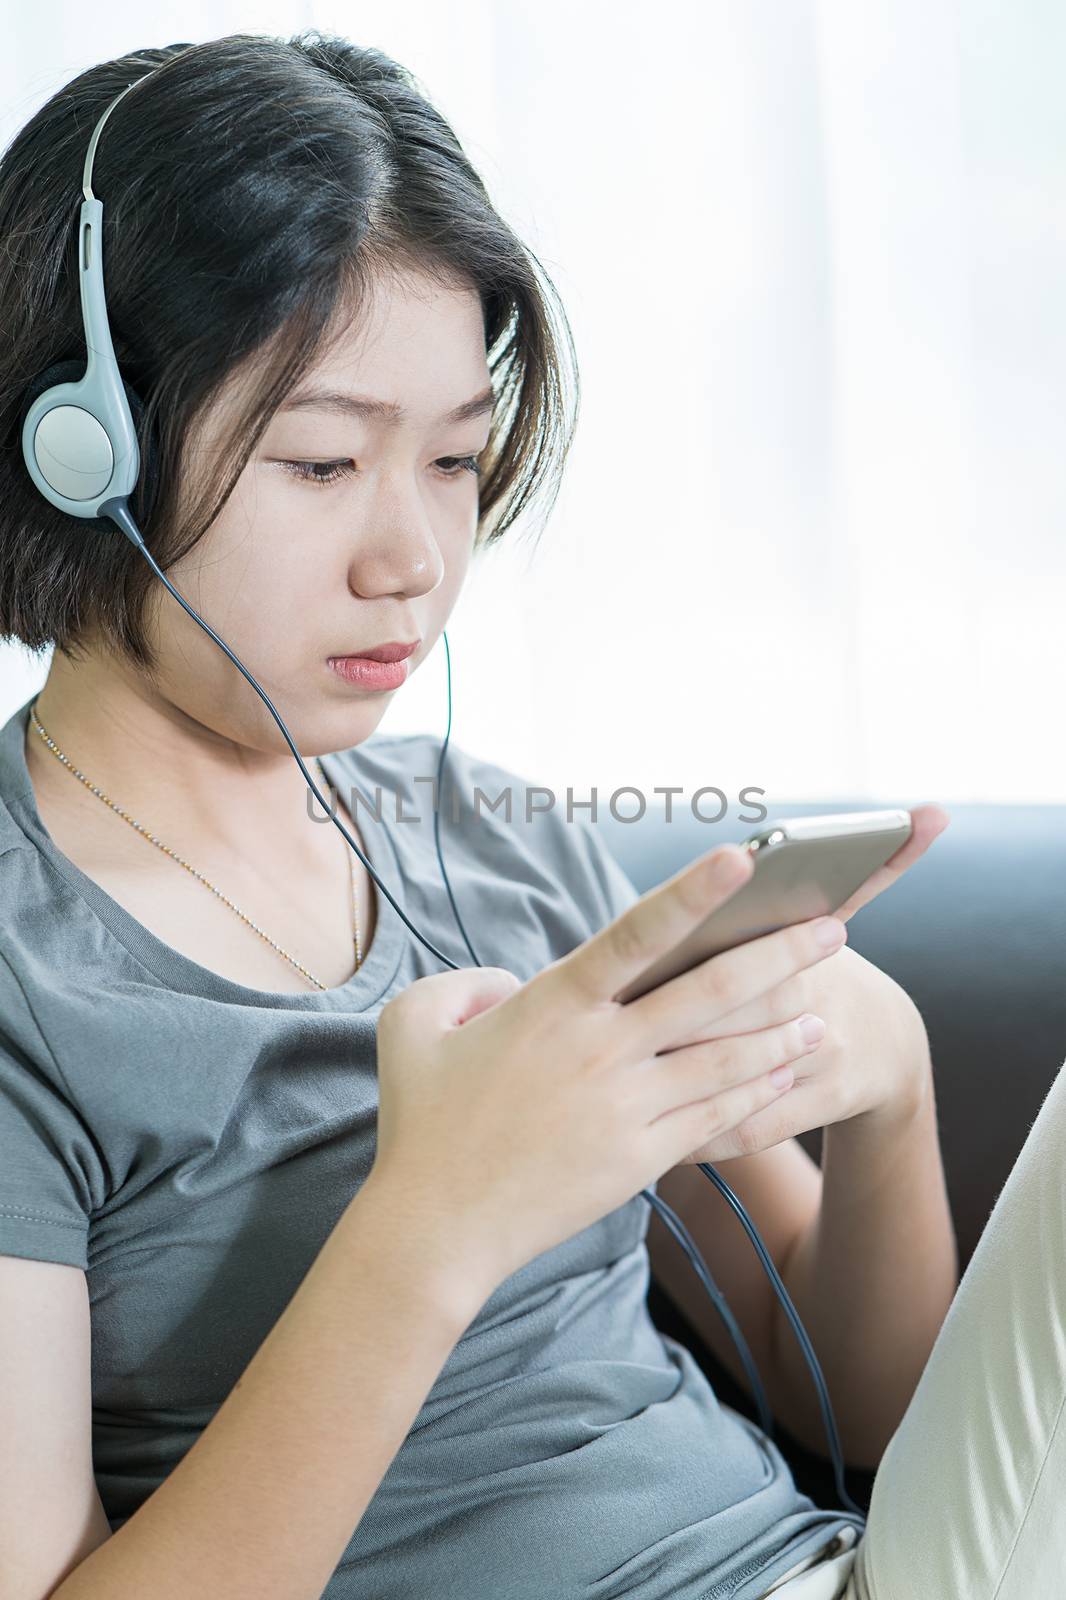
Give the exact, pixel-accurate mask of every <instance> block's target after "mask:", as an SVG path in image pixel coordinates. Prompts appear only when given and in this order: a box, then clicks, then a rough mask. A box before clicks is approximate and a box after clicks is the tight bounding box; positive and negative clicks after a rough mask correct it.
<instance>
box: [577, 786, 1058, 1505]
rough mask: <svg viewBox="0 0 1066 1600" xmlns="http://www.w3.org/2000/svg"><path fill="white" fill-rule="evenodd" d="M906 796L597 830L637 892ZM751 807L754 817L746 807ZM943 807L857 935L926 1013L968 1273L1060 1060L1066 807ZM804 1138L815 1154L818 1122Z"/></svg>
mask: <svg viewBox="0 0 1066 1600" xmlns="http://www.w3.org/2000/svg"><path fill="white" fill-rule="evenodd" d="M629 803H630V804H632V802H631V801H630V802H629ZM907 803H908V802H906V801H900V800H879V801H872V800H858V801H855V800H850V801H849V800H834V801H826V802H822V803H819V804H809V803H806V804H792V805H789V804H787V803H784V804H781V805H775V806H772V807H771V808H770V811H769V816H768V817H767V819H766V821H765V822H758V823H745V822H740V821H738V820H736V816H735V812H736V809H737V808H734V816H732V817H729V818H727V819H724V820H723V821H722V822H720V823H716V824H710V823H704V822H700V821H698V820H697V819H696V818H695V817H693V816H692V815H691V812H690V811H689V810H688V808H686V807H680V806H678V804H677V802H676V801H675V808H674V814H673V816H672V818H671V820H670V821H669V822H667V821H666V820H665V817H664V815H663V813H662V811H661V810H660V811H658V812H656V811H654V810H653V809H652V808H651V807H650V806H649V808H648V810H647V812H646V813H645V814H644V815H643V816H642V817H641V818H640V820H639V821H635V822H626V821H621V820H619V819H618V818H616V817H613V816H612V815H611V814H610V812H609V811H608V810H607V809H606V807H603V806H601V808H600V811H599V815H598V817H597V820H596V824H595V825H596V826H597V827H598V828H600V829H601V830H602V831H603V834H604V836H605V838H606V841H607V843H608V844H609V846H610V848H611V850H612V853H613V854H614V855H615V857H616V859H617V860H618V861H619V862H620V863H621V865H622V866H623V867H624V869H625V870H626V872H627V874H628V875H629V877H630V878H631V879H632V881H633V883H634V884H635V886H636V887H637V888H638V889H639V890H642V891H643V890H645V889H648V888H651V887H652V885H653V884H656V883H659V882H661V881H662V880H663V879H664V878H667V877H669V876H670V875H671V874H672V873H673V872H676V871H677V870H678V868H680V867H681V866H683V865H684V863H685V862H686V861H690V860H692V859H694V858H695V857H696V856H697V855H699V854H701V853H703V852H704V851H706V850H709V849H713V848H714V847H715V846H716V845H718V844H723V843H725V842H726V841H734V840H743V839H745V838H747V837H748V836H749V835H750V834H752V833H753V832H757V831H759V829H761V828H764V827H766V826H769V825H770V824H771V823H772V822H774V821H775V820H776V819H778V818H783V817H788V816H803V815H814V814H817V813H822V812H829V811H846V810H857V811H859V810H872V809H879V808H880V807H882V806H898V805H906V804H907ZM912 803H913V802H912ZM620 804H621V802H620ZM744 809H745V811H746V812H747V813H748V814H750V811H751V807H745V808H744ZM946 809H947V810H948V811H949V812H950V814H951V818H952V821H951V826H950V827H949V828H948V829H947V830H946V831H945V832H944V833H943V834H942V835H941V837H940V838H939V839H937V840H936V842H935V843H934V844H933V845H932V847H931V848H930V850H929V851H928V853H927V854H926V855H925V856H924V857H923V858H922V859H921V861H919V862H918V863H917V864H916V865H915V866H914V867H913V868H912V869H911V870H910V871H909V872H908V873H906V874H905V875H904V877H903V878H902V879H901V881H900V882H899V883H898V884H896V885H894V886H893V887H892V888H891V889H889V890H887V891H886V892H885V893H884V894H882V895H881V896H879V898H878V899H877V900H875V901H874V902H873V903H872V904H871V905H869V906H866V907H864V909H863V910H862V911H860V912H859V913H858V914H857V915H856V916H855V917H854V918H853V919H852V921H851V922H850V923H849V925H848V942H849V944H850V945H851V946H852V947H853V948H854V949H855V950H857V951H858V952H859V953H860V954H861V955H863V956H865V957H866V958H867V959H868V960H870V961H873V962H875V963H876V964H877V965H878V966H879V967H881V968H883V970H884V971H885V972H887V973H889V974H890V976H891V977H893V978H894V979H895V980H896V981H897V982H898V983H900V984H902V985H903V987H904V988H905V989H906V990H907V992H908V993H909V994H910V995H911V996H912V997H913V999H914V1000H915V1002H916V1003H917V1005H918V1007H919V1009H920V1011H921V1013H922V1016H923V1018H924V1019H925V1024H926V1028H927V1030H928V1033H929V1040H930V1044H931V1048H932V1057H933V1067H934V1073H935V1081H936V1098H937V1108H938V1122H939V1129H940V1141H941V1148H942V1150H943V1157H944V1167H945V1172H946V1176H947V1184H948V1193H949V1196H950V1201H951V1208H952V1214H953V1217H954V1221H955V1227H956V1233H957V1237H958V1243H959V1256H960V1266H961V1268H962V1269H963V1270H965V1266H966V1263H967V1262H968V1261H969V1259H970V1257H971V1255H972V1254H973V1250H974V1247H975V1245H976V1243H977V1240H978V1238H979V1237H980V1234H981V1230H982V1228H983V1227H984V1224H985V1222H986V1220H987V1218H988V1215H989V1212H990V1211H991V1209H992V1206H993V1205H994V1203H995V1200H996V1196H997V1195H998V1193H999V1191H1000V1189H1001V1188H1002V1186H1003V1183H1004V1181H1005V1179H1006V1177H1007V1174H1008V1173H1009V1171H1010V1169H1011V1166H1012V1165H1013V1162H1014V1160H1015V1158H1016V1156H1017V1154H1018V1152H1019V1150H1020V1149H1021V1147H1022V1144H1023V1143H1024V1141H1025V1137H1026V1134H1027V1132H1028V1130H1029V1128H1030V1127H1031V1125H1032V1122H1033V1119H1034V1117H1035V1116H1036V1113H1037V1111H1038V1109H1039V1107H1040V1103H1041V1101H1042V1100H1043V1098H1044V1096H1045V1094H1046V1093H1047V1091H1048V1089H1049V1087H1050V1085H1051V1082H1052V1080H1053V1078H1054V1077H1055V1074H1056V1072H1057V1071H1058V1069H1059V1066H1060V1064H1061V1063H1062V1061H1063V1058H1064V1057H1066V807H1064V806H1058V805H1048V806H1036V805H1012V806H986V805H975V804H971V805H957V806H952V805H948V806H947V808H946ZM800 1142H801V1143H802V1144H803V1146H804V1147H805V1149H806V1150H807V1151H808V1152H809V1153H810V1155H812V1156H813V1157H814V1159H815V1160H818V1159H819V1158H820V1148H821V1133H820V1131H819V1130H817V1129H815V1130H812V1131H811V1132H809V1133H805V1134H803V1135H802V1136H801V1141H800ZM1064 1181H1066V1180H1064ZM707 1193H708V1200H709V1202H712V1203H713V1202H714V1200H715V1199H716V1198H717V1199H718V1202H719V1203H721V1204H724V1201H722V1200H721V1197H720V1196H718V1197H716V1196H715V1191H714V1189H713V1187H712V1185H711V1184H709V1183H708V1185H707ZM648 1305H649V1309H650V1312H651V1316H652V1318H653V1320H654V1322H655V1323H656V1325H657V1326H658V1327H659V1328H661V1329H662V1331H663V1332H665V1333H668V1334H672V1335H673V1336H674V1337H675V1338H677V1339H679V1340H680V1341H681V1342H683V1343H684V1344H686V1345H688V1346H689V1348H690V1349H691V1350H692V1351H693V1354H694V1355H695V1356H696V1357H697V1359H699V1360H700V1362H701V1364H702V1365H703V1367H704V1369H705V1370H706V1372H707V1373H708V1376H709V1378H710V1379H711V1381H712V1383H713V1384H714V1387H715V1390H716V1392H717V1393H718V1395H719V1397H720V1399H721V1400H723V1401H724V1402H725V1403H726V1404H728V1405H732V1406H735V1407H736V1408H737V1410H739V1411H743V1412H744V1413H745V1414H746V1415H748V1416H752V1417H754V1416H755V1408H754V1406H753V1404H752V1401H751V1397H750V1396H749V1395H748V1394H747V1393H746V1391H743V1390H741V1389H740V1388H738V1386H737V1384H736V1383H735V1382H734V1380H733V1379H732V1377H731V1376H730V1374H729V1373H727V1372H726V1371H725V1370H724V1368H722V1366H721V1364H720V1363H719V1362H718V1361H717V1360H716V1358H715V1356H714V1355H713V1354H712V1352H711V1351H710V1350H709V1349H708V1348H707V1347H706V1345H704V1344H703V1343H702V1341H701V1340H700V1339H699V1338H698V1336H697V1335H696V1334H695V1332H694V1331H693V1329H692V1327H691V1325H690V1324H689V1323H688V1322H687V1321H686V1320H685V1318H684V1317H683V1316H682V1314H681V1313H680V1311H679V1310H678V1309H677V1307H676V1306H675V1305H674V1304H673V1302H672V1301H670V1300H669V1299H668V1298H667V1296H666V1295H665V1294H664V1292H663V1291H662V1290H661V1289H660V1288H659V1287H658V1286H657V1285H656V1284H654V1283H653V1284H652V1287H651V1291H650V1293H649V1297H648ZM776 1438H777V1442H778V1443H779V1445H780V1447H781V1449H782V1450H783V1452H784V1454H785V1455H786V1457H787V1458H788V1460H789V1462H790V1464H791V1466H792V1468H793V1472H794V1474H795V1477H796V1481H797V1483H798V1484H799V1486H800V1488H801V1489H802V1490H804V1492H806V1493H808V1494H810V1495H811V1496H812V1498H813V1499H814V1500H815V1501H816V1502H817V1503H818V1504H820V1505H826V1506H835V1505H837V1504H838V1503H839V1502H838V1499H837V1496H836V1493H835V1489H834V1485H833V1475H832V1468H831V1465H830V1463H829V1460H828V1447H827V1449H826V1454H825V1455H824V1456H823V1455H814V1454H812V1453H811V1452H810V1451H808V1450H806V1449H804V1448H803V1447H802V1446H801V1445H800V1444H799V1443H798V1442H797V1441H796V1440H794V1439H792V1438H791V1437H790V1436H789V1435H788V1433H787V1432H786V1431H785V1430H784V1429H781V1428H779V1429H778V1431H777V1434H776ZM847 1481H848V1488H849V1490H850V1492H851V1494H852V1495H853V1496H854V1497H855V1498H858V1499H859V1500H860V1503H862V1504H865V1503H867V1501H868V1499H869V1492H870V1487H871V1485H872V1482H873V1474H872V1473H865V1472H862V1471H858V1470H854V1469H852V1470H849V1473H848V1480H847Z"/></svg>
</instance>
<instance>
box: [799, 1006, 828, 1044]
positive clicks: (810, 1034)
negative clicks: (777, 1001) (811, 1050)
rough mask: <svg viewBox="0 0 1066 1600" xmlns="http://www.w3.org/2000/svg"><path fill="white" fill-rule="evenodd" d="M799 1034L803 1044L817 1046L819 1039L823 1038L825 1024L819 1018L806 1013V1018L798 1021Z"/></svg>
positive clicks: (809, 1012) (811, 1013)
mask: <svg viewBox="0 0 1066 1600" xmlns="http://www.w3.org/2000/svg"><path fill="white" fill-rule="evenodd" d="M799 1032H800V1038H801V1039H802V1040H803V1042H804V1044H817V1043H818V1041H819V1039H822V1038H824V1037H825V1023H824V1022H823V1021H822V1019H821V1017H816V1016H815V1015H814V1013H813V1012H811V1011H808V1012H807V1014H806V1016H803V1017H800V1019H799Z"/></svg>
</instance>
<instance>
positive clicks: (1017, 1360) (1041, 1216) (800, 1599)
mask: <svg viewBox="0 0 1066 1600" xmlns="http://www.w3.org/2000/svg"><path fill="white" fill-rule="evenodd" d="M999 1092H1000V1093H1002V1094H1004V1095H1009V1094H1010V1092H1011V1088H1010V1072H1009V1064H1007V1068H1006V1069H1005V1071H1004V1074H1003V1077H1002V1080H1001V1085H1000V1089H999ZM994 1114H995V1107H994V1106H989V1105H987V1104H985V1103H982V1104H975V1106H974V1116H990V1115H994ZM1056 1595H1066V1066H1064V1067H1063V1068H1061V1069H1060V1071H1059V1073H1058V1076H1057V1077H1056V1078H1055V1081H1054V1083H1053V1084H1052V1085H1051V1088H1050V1090H1049V1091H1048V1094H1047V1096H1046V1098H1045V1100H1044V1103H1043V1105H1042V1106H1041V1108H1040V1111H1039V1113H1038V1115H1037V1118H1036V1121H1035V1122H1034V1123H1033V1126H1032V1127H1031V1128H1030V1130H1029V1134H1028V1137H1027V1138H1026V1141H1025V1144H1024V1145H1023V1147H1022V1150H1021V1154H1020V1155H1019V1156H1018V1159H1017V1161H1016V1162H1015V1164H1014V1166H1013V1168H1012V1170H1011V1172H1010V1174H1009V1176H1008V1178H1007V1181H1006V1183H1005V1184H1004V1186H1003V1188H1002V1190H1001V1191H1000V1194H999V1197H998V1198H997V1200H996V1204H995V1206H994V1207H993V1210H992V1214H991V1216H990V1217H989V1219H988V1222H987V1223H986V1224H985V1228H984V1232H983V1233H982V1235H981V1238H980V1239H979V1241H978V1244H977V1248H976V1250H975V1251H974V1254H973V1256H972V1258H971V1260H970V1262H969V1263H968V1265H967V1268H966V1271H965V1272H964V1274H963V1276H962V1281H961V1283H960V1284H959V1287H958V1290H957V1292H956V1294H955V1298H954V1300H953V1301H952V1303H951V1306H950V1309H949V1310H948V1314H947V1316H946V1318H945V1319H944V1323H943V1326H942V1327H941V1329H940V1333H939V1334H938V1336H937V1340H936V1343H935V1344H934V1346H933V1349H932V1352H931V1354H930V1356H929V1360H928V1362H927V1364H926V1367H925V1370H924V1372H923V1373H922V1376H921V1379H920V1381H919V1383H918V1387H917V1389H916V1390H915V1392H914V1394H913V1396H912V1398H911V1402H910V1405H909V1406H908V1407H907V1410H906V1412H905V1414H904V1417H903V1420H902V1422H901V1423H900V1425H899V1427H898V1428H897V1429H896V1432H895V1433H894V1434H893V1436H892V1438H891V1440H890V1441H889V1444H888V1448H887V1449H886V1451H885V1454H884V1456H883V1457H882V1459H881V1462H880V1465H879V1467H878V1469H877V1475H876V1477H875V1479H874V1486H873V1494H872V1497H871V1500H870V1510H869V1520H868V1522H867V1525H866V1529H865V1531H864V1533H863V1534H862V1536H861V1538H860V1539H859V1541H858V1543H857V1544H856V1545H855V1547H854V1548H853V1549H851V1550H846V1551H844V1552H843V1553H842V1554H838V1555H835V1556H833V1557H831V1558H830V1559H828V1560H826V1561H823V1562H821V1563H820V1564H819V1565H817V1566H815V1567H812V1568H810V1569H809V1570H808V1571H807V1572H802V1573H800V1574H799V1575H798V1576H797V1577H794V1578H789V1579H786V1581H785V1582H784V1583H783V1584H781V1585H780V1587H778V1588H775V1589H774V1590H773V1591H772V1596H773V1600H1051V1597H1052V1596H1056Z"/></svg>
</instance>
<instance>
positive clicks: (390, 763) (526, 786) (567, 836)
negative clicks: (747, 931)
mask: <svg viewBox="0 0 1066 1600" xmlns="http://www.w3.org/2000/svg"><path fill="white" fill-rule="evenodd" d="M442 743H443V741H442V739H441V738H440V737H439V736H438V735H436V734H424V733H418V734H394V735H375V736H373V737H372V738H370V739H368V740H367V741H366V742H365V743H364V744H362V745H357V746H354V747H353V748H352V749H351V750H348V751H344V752H340V754H341V756H342V758H343V760H344V763H345V765H346V766H347V767H348V769H349V770H350V771H351V772H352V774H353V779H354V781H355V782H357V783H358V782H360V781H361V782H362V784H363V786H364V787H366V786H367V785H368V784H370V785H375V786H376V785H380V786H381V787H382V789H383V790H384V791H391V792H392V793H394V794H395V795H396V796H397V797H398V799H399V800H400V801H401V803H402V806H403V816H404V818H405V820H406V819H407V818H408V817H412V816H414V817H417V818H418V819H420V821H421V823H422V824H423V831H424V832H425V833H426V834H427V835H428V837H429V839H430V848H431V849H432V832H433V811H434V809H437V810H438V812H439V818H440V827H441V829H442V830H445V829H446V830H447V832H448V838H449V848H450V849H451V848H453V847H454V843H455V842H457V841H460V840H461V841H462V843H463V844H464V845H465V846H466V848H467V849H468V851H469V852H470V853H471V854H472V855H473V856H475V857H476V858H477V860H478V861H479V862H480V863H481V865H482V867H483V868H484V869H485V870H487V871H491V872H492V873H494V874H495V875H496V876H497V877H499V878H500V879H507V878H509V879H511V880H512V881H513V880H515V879H520V880H522V881H523V882H526V883H530V882H533V881H538V882H543V881H545V880H550V881H551V882H553V883H554V885H555V889H556V892H557V893H558V894H560V895H563V896H565V897H567V898H568V899H569V900H571V901H572V902H574V903H576V906H577V908H578V911H579V913H580V920H581V922H582V924H583V926H584V927H585V929H586V930H587V932H588V933H592V932H595V931H596V930H597V929H598V928H600V927H602V926H603V925H604V923H606V922H609V921H611V920H612V919H613V918H614V917H616V916H618V915H619V914H620V913H621V911H623V910H624V909H625V907H626V906H627V905H629V904H631V903H632V901H633V900H635V899H636V898H637V891H636V889H635V888H634V887H633V885H632V883H631V882H630V880H629V878H628V877H627V876H626V874H625V872H624V871H623V869H622V867H621V866H620V865H619V863H618V862H617V860H616V859H615V858H614V856H613V855H612V854H611V851H610V849H609V848H608V846H607V844H606V842H605V839H604V836H603V835H602V833H601V832H600V831H599V829H598V828H597V827H596V826H595V824H592V823H590V822H589V821H588V820H587V818H586V816H585V815H584V813H583V811H582V809H581V806H580V803H579V801H578V803H576V804H575V799H576V797H575V796H573V795H572V794H568V792H567V791H566V790H565V789H563V790H560V789H558V787H557V786H556V787H553V786H552V785H551V784H550V783H548V782H546V781H544V780H542V779H541V778H539V777H536V776H533V775H531V774H529V773H525V772H519V771H517V770H516V769H514V768H512V767H508V766H505V765H503V764H502V763H501V762H498V761H494V760H492V759H491V758H490V757H487V756H484V755H481V754H479V753H477V752H474V751H471V750H467V749H465V748H464V747H463V746H461V745H456V744H455V743H454V742H452V741H449V743H448V746H447V750H446V752H445V760H444V767H443V775H442V777H441V778H440V780H439V781H438V774H439V773H440V771H441V749H442Z"/></svg>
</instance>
